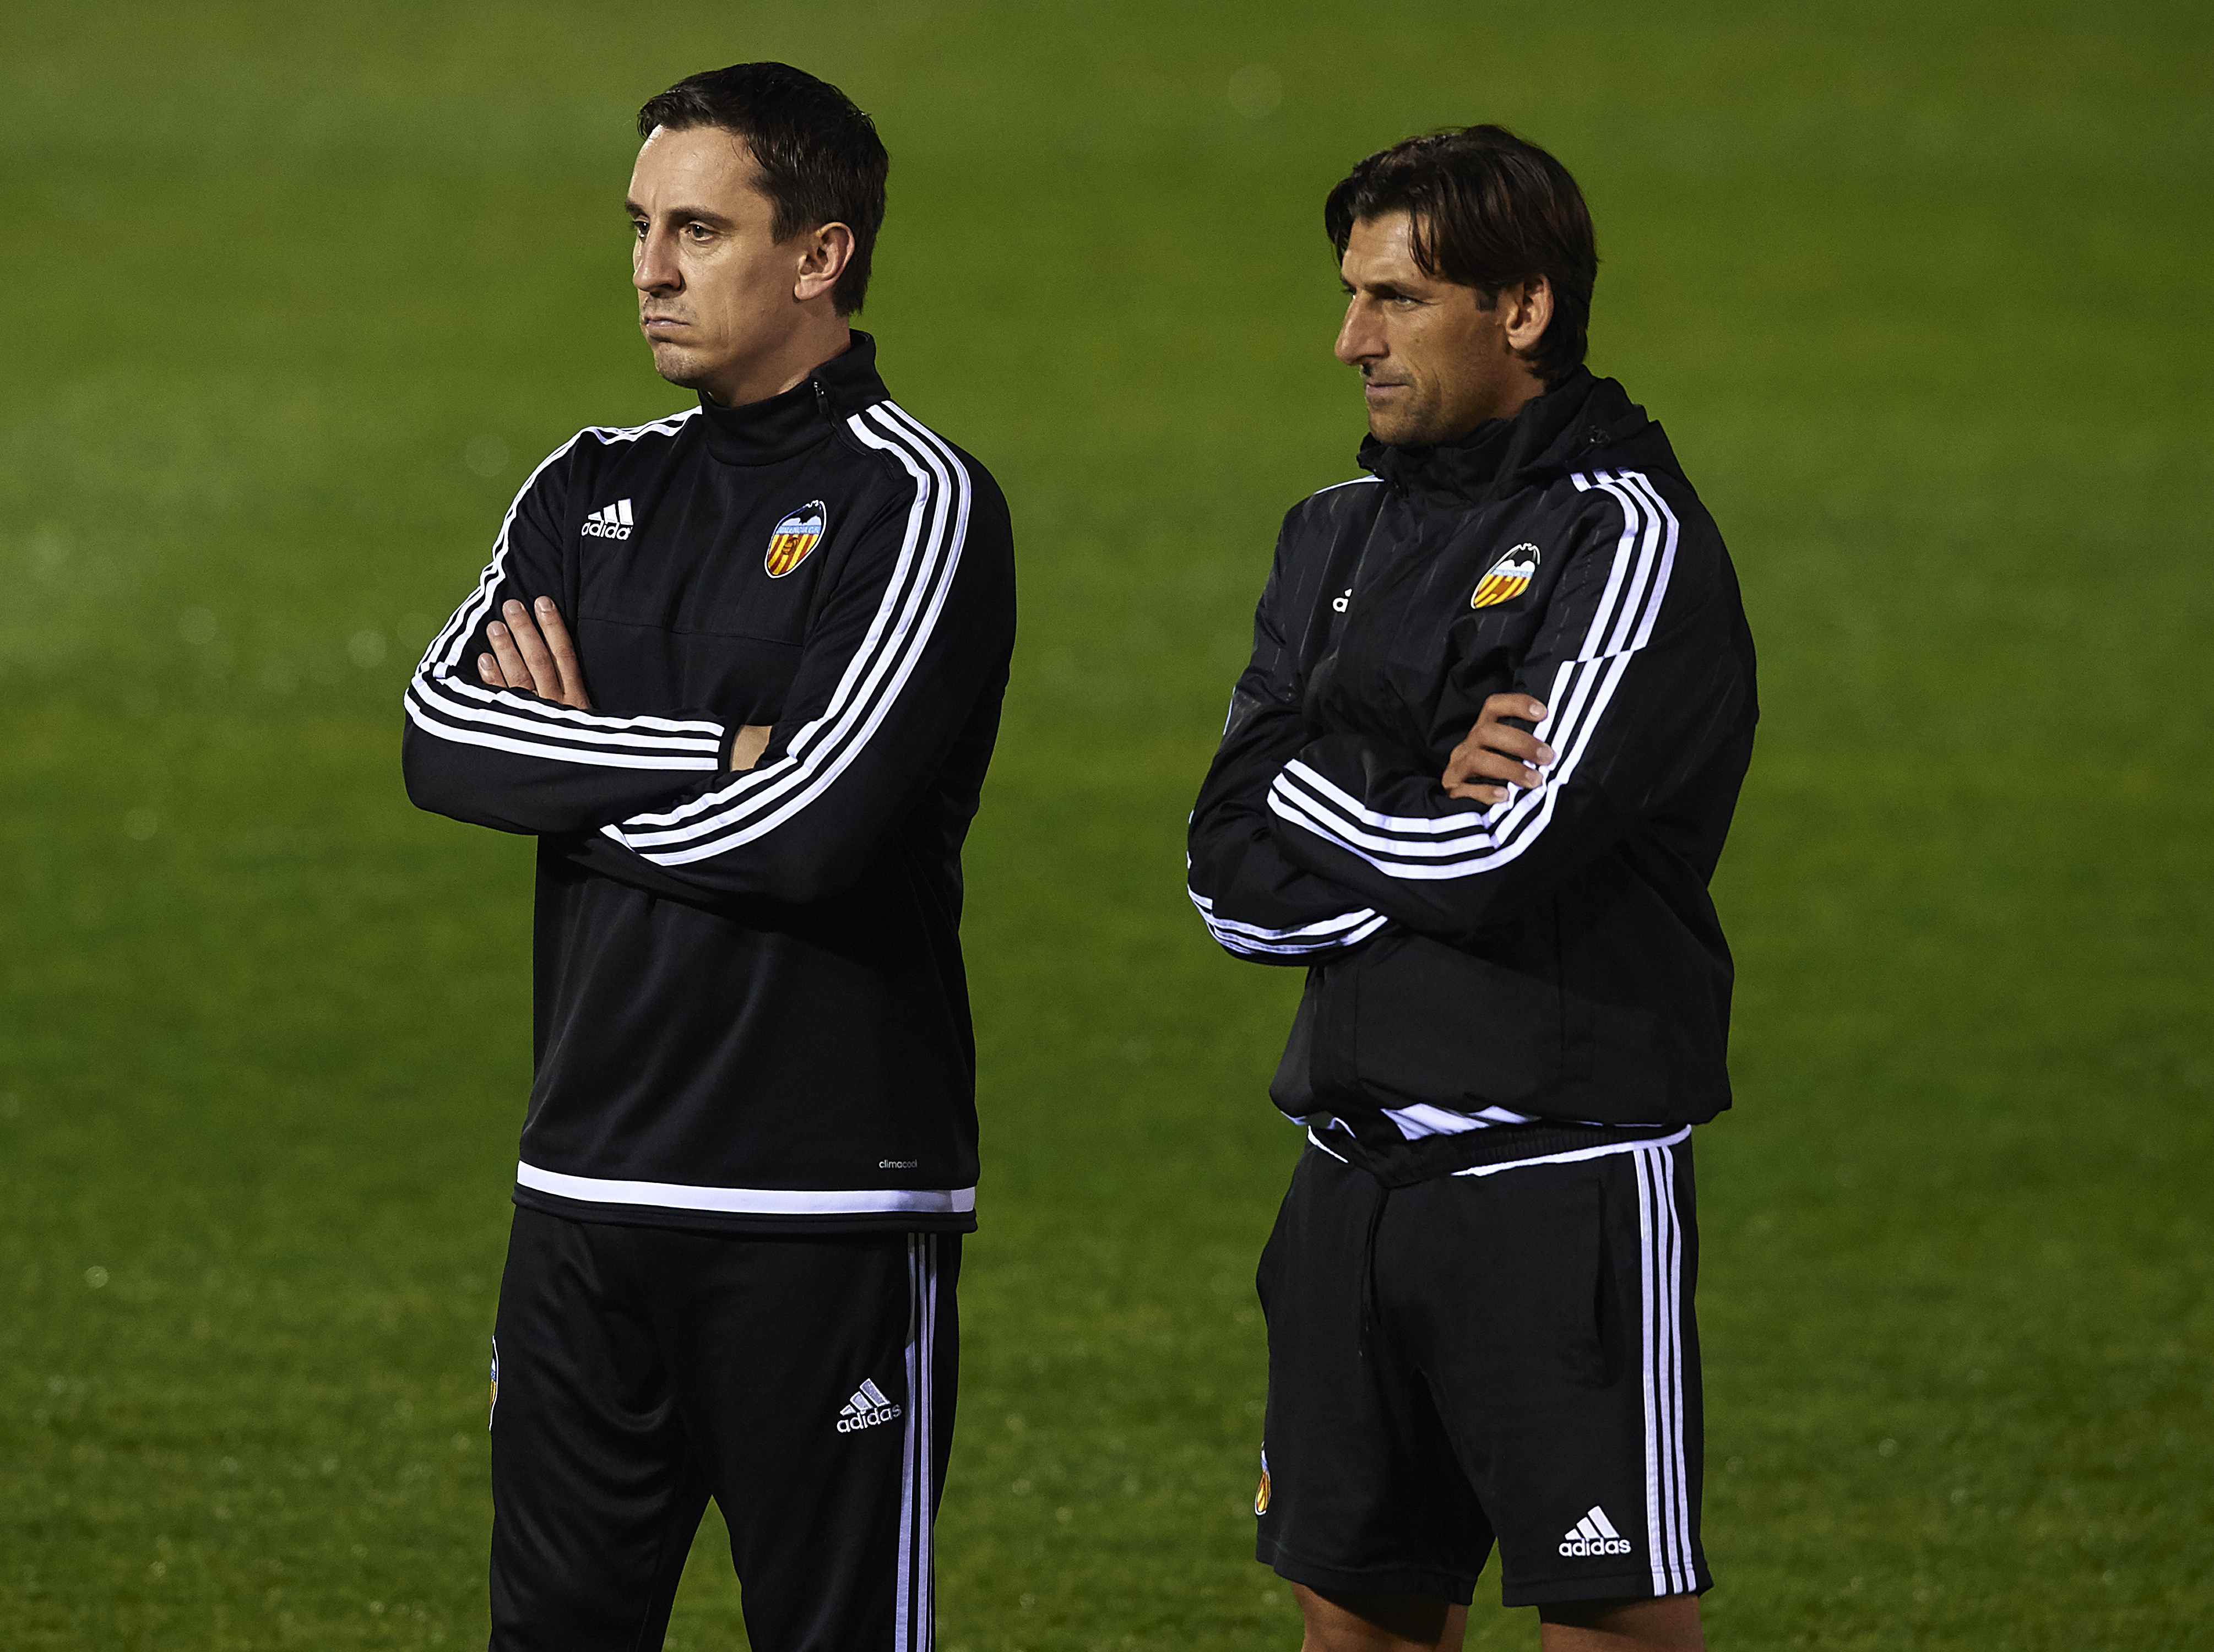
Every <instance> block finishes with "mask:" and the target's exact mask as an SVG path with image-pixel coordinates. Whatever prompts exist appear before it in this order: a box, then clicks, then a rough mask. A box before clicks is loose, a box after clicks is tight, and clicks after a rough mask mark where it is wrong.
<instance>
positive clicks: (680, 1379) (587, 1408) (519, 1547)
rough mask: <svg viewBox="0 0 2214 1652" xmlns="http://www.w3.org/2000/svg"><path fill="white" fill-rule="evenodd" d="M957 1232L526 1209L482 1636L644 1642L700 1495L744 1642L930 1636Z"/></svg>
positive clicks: (558, 1647) (504, 1308)
mask: <svg viewBox="0 0 2214 1652" xmlns="http://www.w3.org/2000/svg"><path fill="white" fill-rule="evenodd" d="M960 1247H961V1240H960V1238H959V1236H958V1235H955V1234H938V1233H865V1234H841V1235H830V1236H825V1237H823V1238H819V1239H818V1238H811V1237H785V1236H774V1237H753V1236H746V1237H733V1236H729V1235H724V1234H710V1233H683V1232H677V1231H674V1230H671V1229H667V1228H657V1227H615V1226H611V1225H607V1224H601V1223H584V1222H573V1221H566V1220H564V1219H563V1218H560V1217H558V1216H549V1215H543V1214H541V1213H540V1212H536V1211H532V1210H518V1211H517V1213H516V1218H515V1227H514V1231H513V1234H512V1237H511V1239H510V1242H509V1247H508V1257H507V1269H506V1272H505V1276H504V1277H503V1278H502V1280H501V1282H500V1294H499V1319H498V1328H497V1331H496V1332H495V1336H494V1344H493V1361H494V1362H493V1374H494V1404H493V1411H492V1507H493V1524H492V1648H493V1649H494V1652H650V1649H653V1648H657V1647H658V1646H660V1645H661V1643H662V1636H663V1632H664V1630H665V1629H666V1627H667V1624H668V1621H669V1609H670V1602H671V1600H672V1599H673V1598H674V1596H675V1594H676V1584H677V1580H678V1578H679V1577H680V1576H682V1571H683V1568H684V1561H685V1557H686V1555H687V1553H688V1551H689V1549H690V1547H691V1542H692V1538H693V1534H694V1532H695V1531H696V1530H697V1529H698V1527H699V1522H700V1515H701V1514H702V1513H703V1512H704V1511H705V1509H706V1502H707V1499H708V1498H709V1497H710V1496H713V1498H714V1499H715V1501H716V1502H717V1503H718V1504H719V1505H720V1507H721V1508H722V1510H723V1514H724V1518H725V1520H726V1521H727V1522H728V1524H729V1526H730V1530H731V1560H732V1562H733V1563H734V1564H735V1565H736V1567H737V1573H738V1576H739V1578H740V1580H741V1582H742V1584H743V1591H744V1599H745V1616H746V1628H747V1631H748V1634H749V1637H750V1638H751V1639H752V1642H753V1644H754V1646H755V1649H756V1652H859V1649H864V1648H865V1649H868V1652H927V1649H928V1648H929V1647H930V1646H931V1645H932V1643H933V1639H932V1631H933V1623H932V1618H933V1591H932V1576H931V1521H932V1518H933V1515H934V1514H935V1513H936V1511H937V1507H938V1498H939V1492H940V1491H941V1490H943V1488H944V1485H945V1457H946V1450H947V1447H948V1446H949V1445H950V1444H951V1439H952V1433H953V1406H954V1386H955V1378H956V1371H957V1319H956V1316H955V1310H954V1282H955V1278H956V1276H957V1273H958V1271H959V1269H960V1256H961V1249H960Z"/></svg>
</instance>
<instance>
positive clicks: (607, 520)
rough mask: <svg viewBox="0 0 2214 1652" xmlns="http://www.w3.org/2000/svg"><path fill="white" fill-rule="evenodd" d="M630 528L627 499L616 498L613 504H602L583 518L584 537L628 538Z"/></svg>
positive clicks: (628, 502)
mask: <svg viewBox="0 0 2214 1652" xmlns="http://www.w3.org/2000/svg"><path fill="white" fill-rule="evenodd" d="M630 529H631V519H630V501H629V500H628V499H617V500H616V501H615V503H614V504H613V505H602V506H601V507H600V508H599V509H598V510H596V511H593V512H592V514H591V515H590V516H589V517H585V518H584V537H585V538H586V539H628V538H629V537H630Z"/></svg>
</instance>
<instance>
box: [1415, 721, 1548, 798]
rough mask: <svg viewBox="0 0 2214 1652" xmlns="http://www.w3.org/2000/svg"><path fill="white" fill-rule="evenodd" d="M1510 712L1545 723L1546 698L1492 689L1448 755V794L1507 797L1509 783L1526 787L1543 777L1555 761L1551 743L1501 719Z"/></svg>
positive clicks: (1443, 782) (1445, 781)
mask: <svg viewBox="0 0 2214 1652" xmlns="http://www.w3.org/2000/svg"><path fill="white" fill-rule="evenodd" d="M1509 717H1514V718H1520V719H1521V720H1522V721H1523V722H1526V723H1530V724H1538V723H1542V722H1544V720H1545V706H1544V701H1539V700H1533V699H1532V698H1531V697H1530V696H1529V695H1528V694H1494V695H1492V696H1491V698H1490V699H1489V700H1487V701H1484V702H1483V712H1482V713H1480V714H1479V715H1478V716H1477V719H1476V726H1475V727H1473V728H1471V730H1469V731H1468V738H1466V739H1465V740H1463V741H1462V742H1461V743H1459V745H1457V746H1455V747H1454V748H1453V756H1451V757H1449V758H1447V759H1446V772H1445V775H1444V778H1443V780H1442V781H1441V784H1442V785H1443V786H1445V788H1446V796H1447V797H1453V798H1468V799H1470V800H1471V802H1475V803H1504V802H1506V801H1507V798H1508V796H1509V792H1508V787H1509V786H1520V787H1522V788H1523V789H1524V790H1526V791H1527V790H1530V789H1532V788H1533V787H1535V786H1537V785H1538V782H1539V781H1541V780H1544V774H1543V772H1542V770H1543V768H1544V766H1545V765H1546V764H1548V763H1550V762H1552V761H1553V749H1552V747H1550V746H1549V745H1547V744H1546V743H1544V741H1543V740H1540V739H1539V738H1538V737H1537V736H1536V735H1534V734H1531V733H1528V732H1526V731H1524V730H1521V729H1518V728H1516V727H1514V725H1512V724H1509V723H1508V722H1506V721H1504V720H1503V719H1507V718H1509Z"/></svg>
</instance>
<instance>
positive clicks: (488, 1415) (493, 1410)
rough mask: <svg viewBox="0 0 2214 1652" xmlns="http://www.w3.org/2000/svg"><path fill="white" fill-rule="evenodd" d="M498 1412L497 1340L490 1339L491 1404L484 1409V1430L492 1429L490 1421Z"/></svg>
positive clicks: (496, 1338)
mask: <svg viewBox="0 0 2214 1652" xmlns="http://www.w3.org/2000/svg"><path fill="white" fill-rule="evenodd" d="M498 1410H499V1338H498V1337H493V1338H492V1403H491V1404H488V1405H486V1407H485V1428H486V1429H487V1430H489V1429H491V1428H492V1418H493V1416H496V1415H497V1414H498Z"/></svg>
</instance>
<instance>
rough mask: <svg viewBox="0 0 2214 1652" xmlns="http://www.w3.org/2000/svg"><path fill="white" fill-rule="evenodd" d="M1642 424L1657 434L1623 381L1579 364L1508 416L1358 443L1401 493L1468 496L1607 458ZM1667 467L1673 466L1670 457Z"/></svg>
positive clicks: (1368, 466) (1365, 462) (1368, 462)
mask: <svg viewBox="0 0 2214 1652" xmlns="http://www.w3.org/2000/svg"><path fill="white" fill-rule="evenodd" d="M1648 429H1649V430H1650V431H1652V432H1653V433H1654V436H1655V437H1659V435H1660V426H1659V425H1654V424H1653V423H1652V421H1650V420H1649V419H1647V418H1646V416H1645V409H1644V408H1642V407H1639V406H1638V405H1637V404H1636V402H1634V401H1631V400H1630V397H1629V395H1628V394H1627V393H1626V392H1625V391H1624V389H1623V388H1622V386H1621V385H1619V384H1618V383H1617V382H1615V381H1614V380H1612V379H1611V378H1593V376H1591V374H1589V373H1588V372H1587V371H1586V370H1584V369H1582V368H1581V367H1579V368H1577V369H1576V370H1575V371H1574V372H1572V373H1570V374H1569V376H1567V377H1566V378H1564V379H1563V380H1562V381H1561V382H1559V383H1558V384H1557V385H1555V386H1554V387H1553V388H1552V389H1550V390H1548V391H1546V392H1545V393H1544V395H1540V396H1535V397H1533V398H1532V399H1531V400H1530V401H1526V402H1525V403H1524V404H1523V406H1522V408H1521V411H1520V412H1519V413H1516V414H1515V415H1514V418H1512V419H1490V420H1489V421H1487V422H1486V423H1484V424H1482V425H1477V427H1476V428H1475V429H1474V430H1472V431H1470V432H1469V433H1468V434H1467V435H1466V436H1464V437H1461V438H1460V439H1459V441H1456V442H1446V443H1440V444H1439V445H1438V446H1436V447H1433V448H1416V447H1393V446H1391V445H1389V444H1385V443H1383V442H1379V441H1378V440H1377V439H1376V438H1375V437H1373V436H1371V437H1367V439H1366V440H1364V441H1363V442H1362V443H1361V468H1363V469H1364V470H1371V471H1373V472H1374V473H1375V474H1377V475H1378V476H1379V477H1381V478H1383V480H1385V481H1386V482H1388V483H1390V484H1391V486H1394V487H1396V488H1398V489H1399V490H1400V491H1401V492H1402V493H1442V494H1446V495H1448V496H1451V497H1453V498H1457V499H1464V500H1467V501H1470V502H1473V501H1475V500H1477V499H1485V498H1488V497H1490V496H1491V495H1493V494H1495V493H1506V492H1508V490H1509V488H1511V487H1512V486H1514V484H1515V483H1517V482H1518V481H1521V480H1525V479H1527V480H1531V481H1542V480H1550V478H1552V477H1554V476H1558V475H1564V474H1567V473H1568V472H1569V471H1570V470H1573V469H1575V468H1579V467H1581V466H1587V465H1603V464H1606V463H1608V462H1611V453H1612V450H1615V449H1618V448H1620V447H1623V446H1624V445H1627V444H1631V443H1632V442H1633V441H1634V439H1635V438H1636V437H1638V436H1639V435H1641V434H1642V433H1643V432H1644V431H1647V430H1648ZM1636 445H1637V446H1638V447H1640V448H1643V447H1645V446H1647V445H1648V444H1643V443H1638V444H1636ZM1663 446H1664V449H1665V441H1664V443H1663ZM1668 468H1672V469H1673V468H1674V466H1673V460H1672V461H1669V462H1668Z"/></svg>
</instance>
